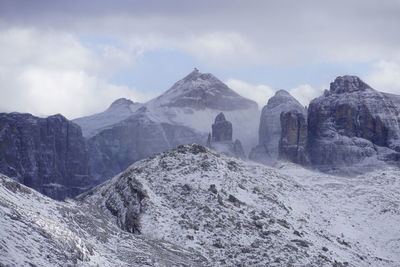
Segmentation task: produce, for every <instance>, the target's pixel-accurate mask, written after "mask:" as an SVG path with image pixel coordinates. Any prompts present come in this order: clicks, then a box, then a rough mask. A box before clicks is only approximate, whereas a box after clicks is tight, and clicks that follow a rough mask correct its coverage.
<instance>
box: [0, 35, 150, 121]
mask: <svg viewBox="0 0 400 267" xmlns="http://www.w3.org/2000/svg"><path fill="white" fill-rule="evenodd" d="M132 60H133V59H132V58H130V54H129V51H125V52H124V51H123V50H121V49H120V50H118V49H116V48H112V47H103V48H102V49H100V50H99V52H94V51H93V50H89V49H87V48H86V47H84V46H83V45H82V44H81V43H80V42H79V40H77V39H76V38H75V37H74V36H73V35H71V34H66V33H60V32H39V31H36V30H33V29H12V30H7V31H2V32H0V84H1V86H0V99H1V102H0V110H1V111H7V112H11V111H19V112H29V113H33V114H35V115H39V116H47V115H50V114H55V113H62V114H63V115H65V116H66V117H68V118H75V117H78V116H82V115H88V114H91V113H95V112H99V111H102V110H103V109H105V108H106V107H107V106H108V105H109V104H110V103H111V102H112V101H113V100H115V99H116V98H120V97H126V98H131V99H132V100H134V101H144V100H147V99H148V98H149V97H148V96H146V95H145V94H143V93H140V92H137V91H136V90H134V89H132V88H128V87H126V86H116V85H113V84H110V83H108V82H107V80H106V78H105V77H107V76H108V75H110V74H111V73H112V72H113V71H115V70H117V69H118V67H119V66H123V65H125V64H129V63H131V62H132Z"/></svg>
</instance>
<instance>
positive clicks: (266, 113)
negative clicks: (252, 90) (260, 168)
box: [249, 90, 306, 165]
mask: <svg viewBox="0 0 400 267" xmlns="http://www.w3.org/2000/svg"><path fill="white" fill-rule="evenodd" d="M292 110H293V111H297V112H298V113H301V114H304V115H305V114H306V109H305V108H304V107H303V106H302V105H301V104H300V103H299V102H298V101H297V100H296V99H295V98H294V97H293V96H291V95H290V94H289V93H288V92H286V91H285V90H279V91H277V92H276V93H275V95H274V96H273V97H271V98H270V99H269V100H268V103H267V105H266V106H264V108H263V109H262V112H261V117H260V127H259V131H258V136H259V140H258V146H256V147H255V148H253V149H252V151H251V153H250V155H249V158H250V159H251V160H254V161H257V162H260V163H263V164H267V165H271V164H273V163H274V162H275V161H276V160H277V159H278V156H279V140H280V139H281V132H282V126H281V117H280V116H281V113H282V112H289V111H292Z"/></svg>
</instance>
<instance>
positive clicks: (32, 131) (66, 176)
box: [0, 113, 91, 199]
mask: <svg viewBox="0 0 400 267" xmlns="http://www.w3.org/2000/svg"><path fill="white" fill-rule="evenodd" d="M0 172H1V173H4V174H6V175H8V176H10V177H12V178H13V179H15V180H17V181H18V182H20V183H22V184H24V185H27V186H29V187H31V188H34V189H36V190H37V191H39V192H41V193H43V194H45V195H47V196H50V197H52V198H55V199H63V198H65V197H71V196H75V195H77V194H79V193H81V192H83V191H84V190H86V189H87V188H88V186H90V184H91V177H90V174H89V167H88V158H87V151H86V147H85V140H84V138H83V137H82V132H81V129H80V127H79V126H78V125H77V124H75V123H72V122H70V121H68V120H67V119H66V118H64V117H63V116H61V115H54V116H50V117H48V118H38V117H35V116H32V115H31V114H20V113H9V114H7V113H1V114H0Z"/></svg>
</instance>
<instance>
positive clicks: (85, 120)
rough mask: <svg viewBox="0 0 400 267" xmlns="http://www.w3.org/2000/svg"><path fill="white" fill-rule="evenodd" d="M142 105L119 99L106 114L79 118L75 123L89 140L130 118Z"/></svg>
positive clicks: (101, 113)
mask: <svg viewBox="0 0 400 267" xmlns="http://www.w3.org/2000/svg"><path fill="white" fill-rule="evenodd" d="M142 105H143V104H141V103H135V102H132V101H131V100H129V99H126V98H119V99H117V100H115V101H114V102H113V103H112V104H111V106H110V107H109V108H108V109H107V110H105V111H104V112H100V113H97V114H94V115H90V116H86V117H82V118H77V119H75V120H73V122H75V123H77V124H78V125H79V126H81V128H82V134H83V136H84V137H86V138H89V137H91V136H93V135H95V134H97V133H98V132H99V131H101V130H103V129H106V128H107V127H110V126H112V125H114V124H116V123H118V122H120V121H123V120H124V119H126V118H128V117H129V116H131V115H132V114H133V113H134V112H135V111H136V110H138V109H139V108H140V107H142Z"/></svg>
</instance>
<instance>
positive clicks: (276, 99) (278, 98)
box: [267, 89, 301, 109]
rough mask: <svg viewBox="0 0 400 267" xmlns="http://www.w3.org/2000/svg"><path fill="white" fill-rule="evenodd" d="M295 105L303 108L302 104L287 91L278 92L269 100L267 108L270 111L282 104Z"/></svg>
mask: <svg viewBox="0 0 400 267" xmlns="http://www.w3.org/2000/svg"><path fill="white" fill-rule="evenodd" d="M292 102H293V103H295V104H298V105H300V106H301V104H300V103H299V102H298V101H297V99H296V98H294V97H293V96H292V95H291V94H290V93H289V92H287V91H286V90H282V89H281V90H278V91H276V92H275V95H274V96H273V97H271V98H270V99H269V100H268V103H267V107H268V108H269V109H271V108H275V107H277V106H279V105H281V104H287V103H292Z"/></svg>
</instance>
